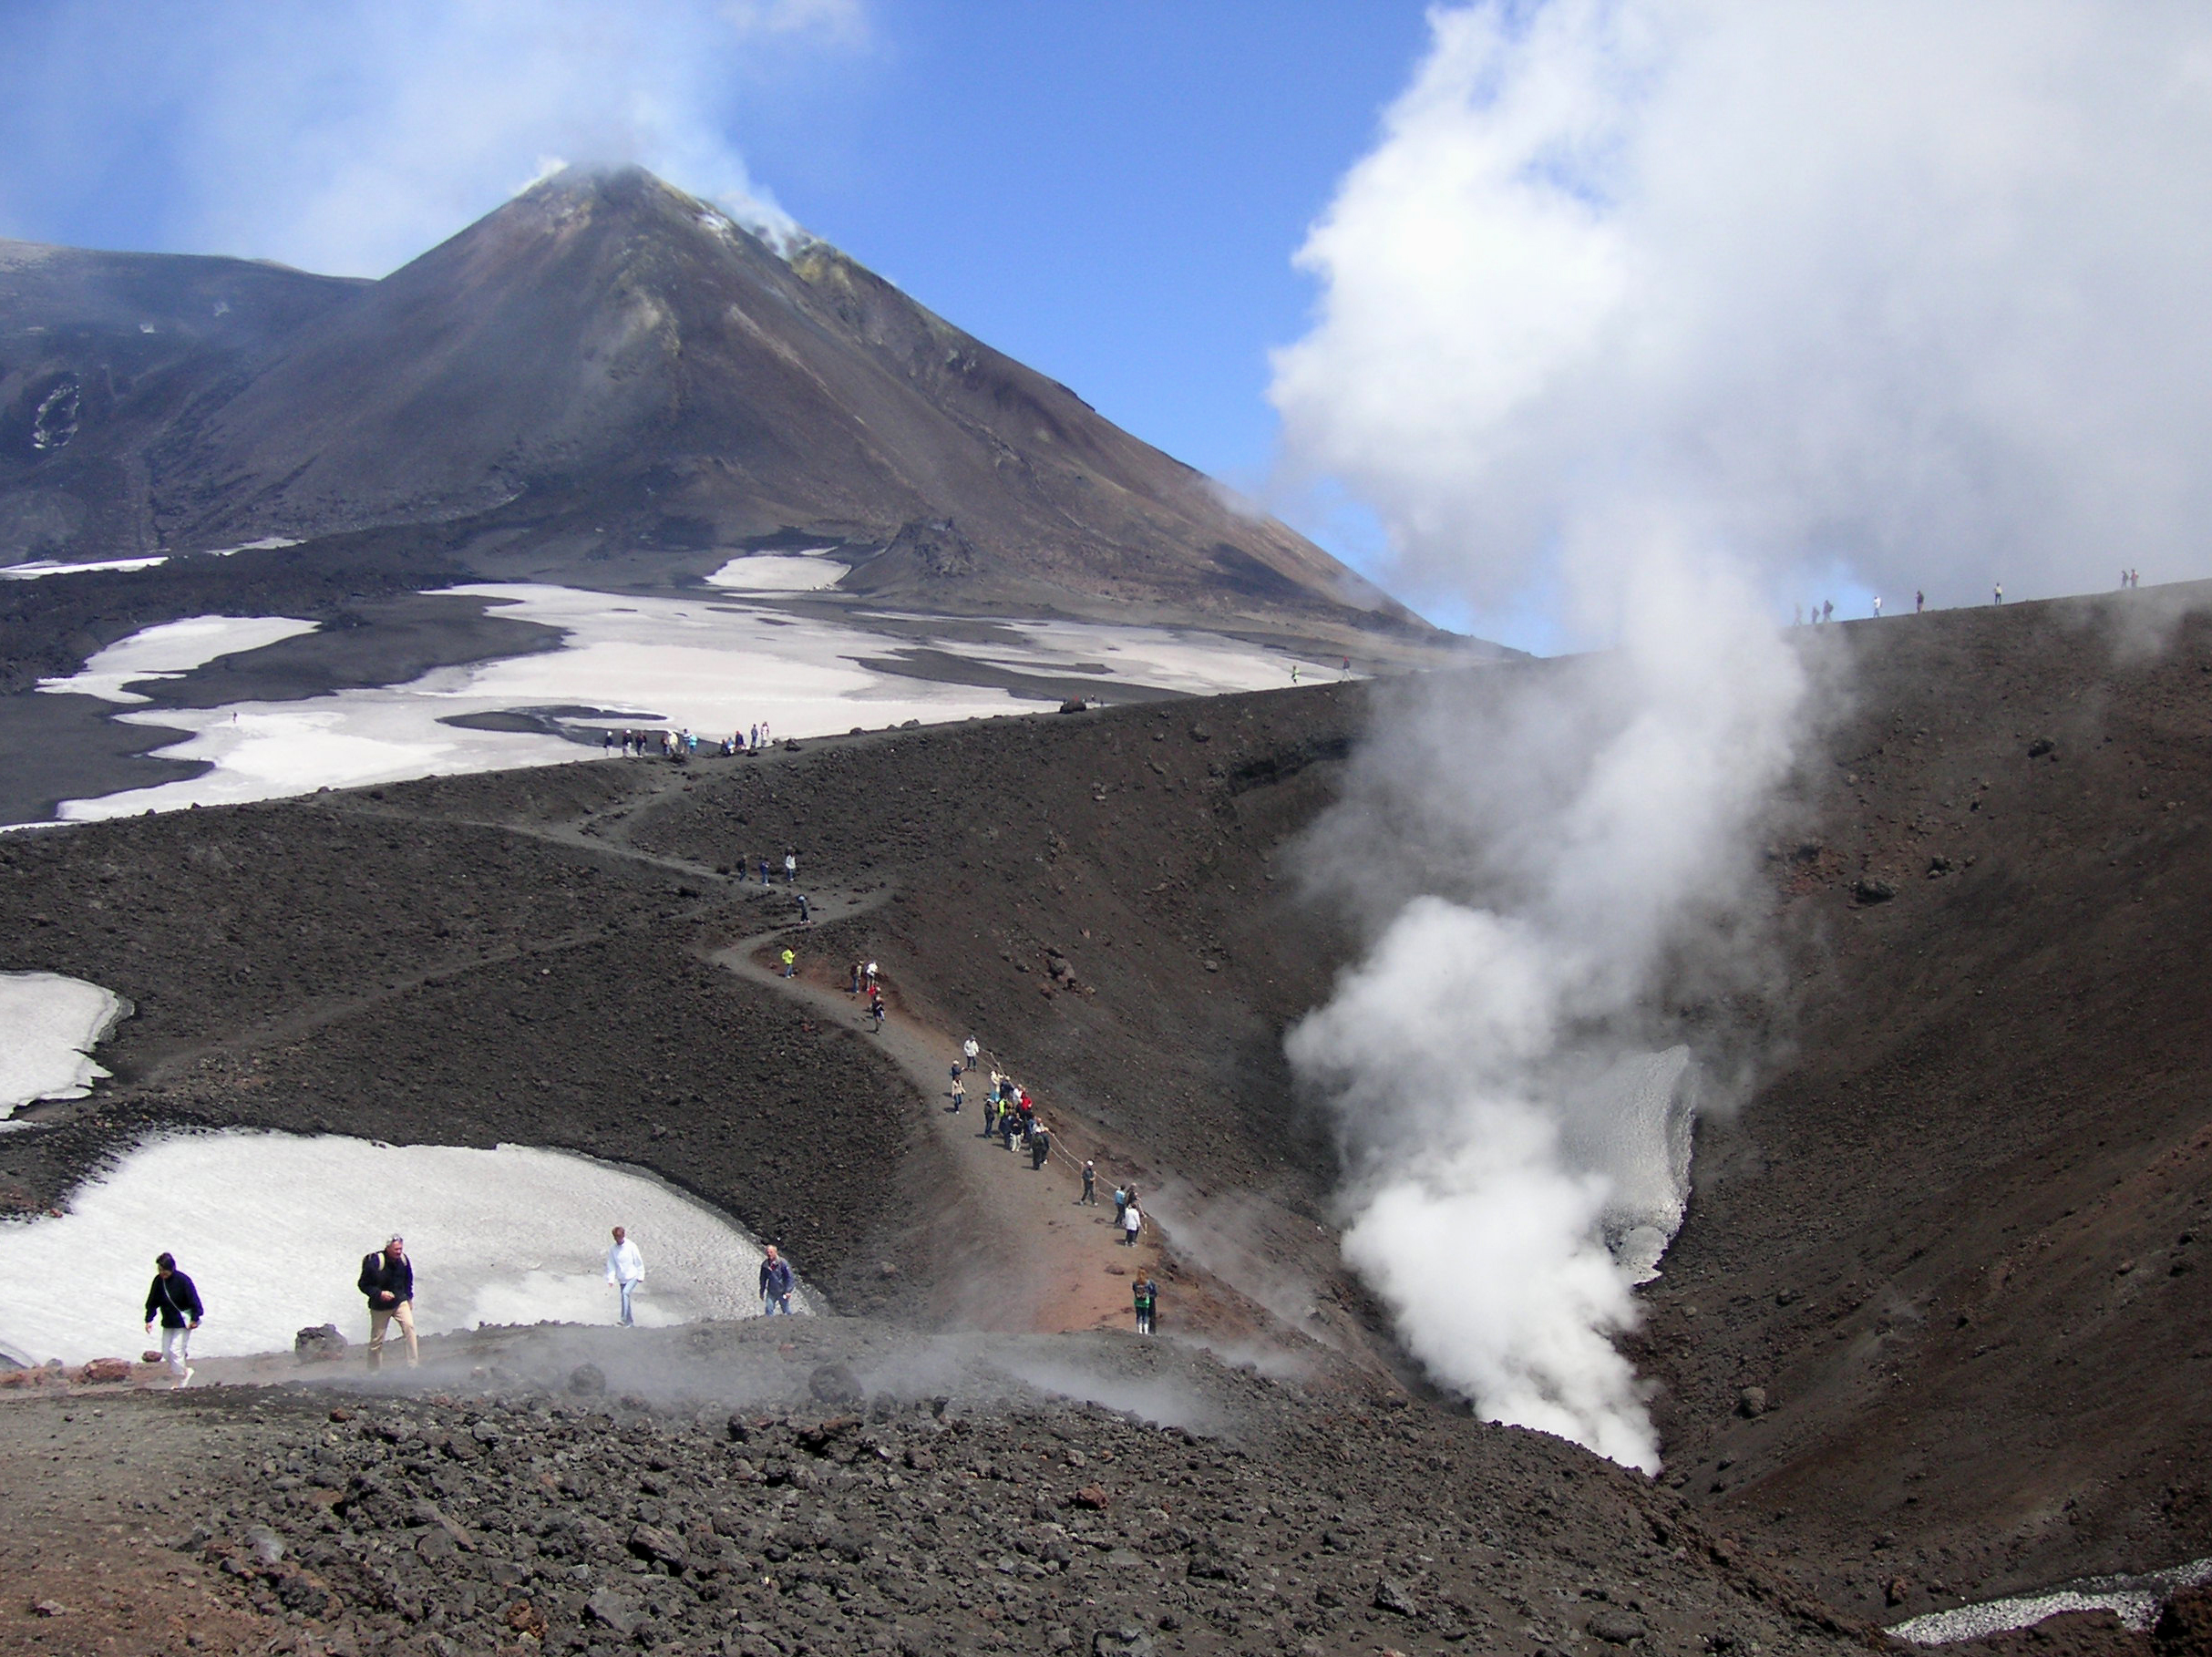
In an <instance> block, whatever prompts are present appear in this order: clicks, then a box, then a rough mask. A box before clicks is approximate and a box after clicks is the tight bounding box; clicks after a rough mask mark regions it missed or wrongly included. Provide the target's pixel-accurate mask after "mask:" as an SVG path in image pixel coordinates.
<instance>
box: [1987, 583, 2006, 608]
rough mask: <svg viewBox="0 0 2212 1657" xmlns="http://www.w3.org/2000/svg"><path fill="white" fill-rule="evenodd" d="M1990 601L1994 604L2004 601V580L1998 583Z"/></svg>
mask: <svg viewBox="0 0 2212 1657" xmlns="http://www.w3.org/2000/svg"><path fill="white" fill-rule="evenodd" d="M1990 602H1991V603H1992V604H2001V603H2003V602H2004V583H2003V582H2002V581H1999V582H1998V583H1997V589H1996V591H1995V592H1994V593H1992V594H1991V598H1990Z"/></svg>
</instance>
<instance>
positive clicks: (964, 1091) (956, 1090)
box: [952, 1065, 968, 1116]
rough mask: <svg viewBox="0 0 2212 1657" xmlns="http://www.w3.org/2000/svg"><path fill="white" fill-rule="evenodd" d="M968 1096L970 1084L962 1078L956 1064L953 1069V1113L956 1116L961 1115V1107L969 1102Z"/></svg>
mask: <svg viewBox="0 0 2212 1657" xmlns="http://www.w3.org/2000/svg"><path fill="white" fill-rule="evenodd" d="M967 1097H968V1084H967V1083H965V1082H963V1081H962V1080H961V1076H960V1070H959V1067H958V1066H957V1065H956V1066H954V1068H953V1071H952V1114H953V1115H954V1116H958V1115H960V1107H961V1106H962V1105H963V1104H965V1103H966V1102H967Z"/></svg>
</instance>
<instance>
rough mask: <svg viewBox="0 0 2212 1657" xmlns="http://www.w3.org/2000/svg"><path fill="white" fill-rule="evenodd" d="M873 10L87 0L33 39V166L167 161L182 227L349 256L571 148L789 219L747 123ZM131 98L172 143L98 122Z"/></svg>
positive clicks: (799, 4)
mask: <svg viewBox="0 0 2212 1657" xmlns="http://www.w3.org/2000/svg"><path fill="white" fill-rule="evenodd" d="M865 23H866V18H865V13H864V11H863V9H862V7H861V5H860V4H859V0H753V3H751V4H716V3H715V0H637V3H636V4H632V5H613V4H609V3H608V0H461V3H458V4H454V3H450V0H386V3H384V4H376V5H372V4H368V3H367V0H335V3H334V4H329V5H315V6H298V7H288V6H269V5H254V4H250V3H248V0H202V3H201V4H199V5H181V6H178V7H173V8H159V9H158V10H156V11H153V12H148V11H146V10H144V9H143V8H138V7H132V8H129V10H128V14H127V15H126V14H125V13H124V12H123V11H121V10H118V8H116V7H114V6H110V5H97V4H95V5H86V6H84V7H81V8H76V9H75V10H74V11H73V13H72V14H71V15H69V16H68V17H67V19H66V20H65V21H64V22H62V23H58V24H55V25H51V26H48V27H47V28H46V33H45V34H44V35H43V36H40V37H38V38H37V39H36V40H33V39H30V38H28V37H27V36H26V37H19V38H18V39H17V41H16V42H15V45H16V46H17V48H18V49H19V50H26V51H30V52H33V53H35V56H36V60H37V66H38V72H37V74H36V86H34V87H28V88H26V90H27V94H28V96H30V97H31V98H35V99H36V102H37V104H38V106H39V107H38V109H37V111H36V118H35V119H34V118H29V116H28V115H27V114H26V112H24V111H22V110H20V109H19V114H18V118H17V121H16V123H15V124H16V125H17V126H18V127H20V128H21V129H23V132H22V136H23V138H24V139H25V144H24V145H22V146H19V147H18V148H17V151H16V153H17V158H18V166H19V167H21V168H22V169H24V170H25V171H26V173H30V172H37V171H40V170H42V169H45V170H46V172H47V176H46V184H47V185H50V184H51V183H52V180H53V176H54V174H56V173H59V174H67V175H70V176H74V177H78V178H81V179H83V180H85V182H86V183H87V185H90V186H93V187H101V186H105V187H108V188H113V187H115V185H116V184H117V183H118V181H120V180H121V179H122V178H123V177H124V176H125V175H128V174H129V173H130V172H132V171H133V170H136V171H139V172H143V173H149V174H151V175H153V176H155V177H156V178H157V179H158V180H159V185H158V189H159V198H160V199H159V204H158V206H159V212H160V213H162V214H164V215H166V217H167V221H168V235H167V242H168V244H169V245H171V246H176V247H186V248H191V249H194V250H197V251H203V252H238V253H244V254H250V255H254V256H261V257H268V258H274V259H279V260H282V261H283V262H287V263H292V264H297V265H301V266H303V267H305V268H309V269H314V270H323V271H330V272H334V273H349V274H361V275H381V274H383V273H385V272H386V271H388V270H391V269H393V268H394V267H395V266H396V265H398V264H400V263H402V262H406V260H408V259H410V258H413V257H414V256H415V255H416V254H417V253H419V252H423V251H424V250H425V249H427V248H428V247H429V246H431V245H433V244H434V243H436V242H438V241H441V240H443V239H444V238H445V237H446V236H448V235H450V234H452V233H453V232H456V231H458V230H459V229H460V228H461V227H462V226H464V225H466V224H467V223H468V222H469V221H472V220H474V219H475V218H477V217H478V216H479V215H481V214H482V213H484V212H486V211H489V209H491V208H492V207H494V206H497V205H498V204H499V201H503V200H504V199H506V197H507V196H508V195H509V194H510V193H512V191H513V190H514V188H515V187H516V184H517V183H518V181H519V180H529V179H530V178H532V177H534V176H536V175H538V174H540V173H541V172H543V170H545V164H546V162H547V161H548V160H550V158H551V157H553V156H555V155H558V156H561V157H564V158H566V159H567V160H571V161H575V162H582V163H596V162H616V161H635V162H639V163H641V164H643V165H644V166H646V167H649V168H651V169H653V170H654V171H656V172H660V173H662V174H663V175H664V176H665V177H667V178H668V179H669V180H671V181H672V182H674V183H676V184H678V185H681V186H682V187H684V188H685V189H687V190H692V191H694V193H697V194H700V195H703V196H705V197H708V198H709V199H712V200H715V201H718V202H720V203H721V204H722V205H723V206H724V207H725V208H726V209H728V210H729V211H731V212H732V214H733V215H734V216H736V217H738V218H739V219H741V220H744V221H747V222H767V223H771V224H776V223H782V224H786V225H787V224H788V219H787V216H786V215H784V214H783V212H782V210H781V209H780V208H778V207H777V205H776V203H775V202H774V201H773V199H772V198H771V197H770V196H769V195H768V193H767V192H766V190H763V189H762V188H761V187H760V186H759V185H758V184H757V183H756V181H755V180H754V179H753V178H752V176H751V174H750V173H749V172H748V171H747V170H746V164H745V160H744V158H743V156H742V155H741V154H740V152H739V150H738V148H737V146H736V142H735V140H734V139H733V137H732V133H733V129H734V128H735V126H736V123H737V122H738V121H739V120H740V119H741V118H742V116H743V112H744V105H745V101H746V96H747V91H748V87H750V86H752V85H754V84H757V80H756V77H759V76H761V75H764V74H766V73H769V72H771V71H772V70H773V68H774V67H775V66H777V64H780V63H787V62H789V61H792V60H793V58H794V56H795V55H806V54H815V53H821V52H833V51H834V52H844V51H850V50H852V49H854V48H856V47H858V46H861V45H864V44H865V41H866V28H865ZM125 108H128V109H129V110H130V111H132V112H133V118H134V119H135V120H136V121H137V122H138V123H139V137H140V140H141V143H142V144H143V145H146V146H150V148H151V149H152V150H153V151H154V152H155V153H152V154H142V155H139V156H135V157H134V156H133V155H131V154H129V153H118V152H116V151H115V150H114V149H113V148H112V140H111V139H108V136H107V135H105V134H103V133H102V132H101V131H100V130H99V129H101V128H102V127H103V126H112V125H114V124H115V122H116V119H117V112H118V110H119V109H125ZM137 181H138V180H132V182H137ZM34 187H35V185H34V181H33V180H28V179H26V178H24V177H19V178H17V179H16V180H15V181H14V183H13V185H12V186H11V187H10V189H9V190H7V191H6V192H5V193H8V194H13V195H15V197H16V198H17V199H18V200H22V199H24V198H25V196H26V193H28V192H30V191H31V190H33V189H34Z"/></svg>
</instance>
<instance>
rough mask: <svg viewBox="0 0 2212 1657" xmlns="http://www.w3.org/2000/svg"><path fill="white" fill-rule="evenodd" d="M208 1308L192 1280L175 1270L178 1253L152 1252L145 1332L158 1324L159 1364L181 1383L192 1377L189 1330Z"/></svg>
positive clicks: (151, 1332)
mask: <svg viewBox="0 0 2212 1657" xmlns="http://www.w3.org/2000/svg"><path fill="white" fill-rule="evenodd" d="M206 1315H207V1311H206V1309H205V1308H204V1307H202V1306H201V1303H200V1291H199V1290H198V1289H196V1288H194V1287H193V1286H192V1280H191V1279H190V1278H189V1277H187V1276H185V1275H184V1273H183V1272H181V1271H178V1270H177V1257H176V1256H175V1255H173V1254H171V1253H169V1252H168V1251H167V1250H164V1251H163V1252H161V1253H159V1254H157V1255H155V1256H154V1281H153V1286H152V1287H151V1288H149V1290H147V1292H146V1333H147V1335H148V1336H149V1338H150V1337H151V1336H152V1334H153V1332H154V1324H155V1323H157V1322H159V1323H160V1325H161V1364H162V1366H163V1367H164V1368H166V1369H167V1370H168V1371H169V1373H170V1374H172V1375H174V1376H176V1378H177V1384H178V1385H179V1386H182V1385H183V1384H185V1383H186V1382H188V1381H190V1379H191V1378H192V1331H193V1330H195V1329H197V1328H199V1327H200V1320H201V1318H203V1317H205V1316H206Z"/></svg>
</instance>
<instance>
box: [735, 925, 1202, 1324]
mask: <svg viewBox="0 0 2212 1657" xmlns="http://www.w3.org/2000/svg"><path fill="white" fill-rule="evenodd" d="M880 901H881V899H880V897H874V898H868V899H851V898H848V897H845V896H843V895H841V894H831V895H829V896H828V897H826V898H825V899H824V901H822V903H821V904H820V905H818V913H819V914H820V915H821V916H822V917H823V918H824V919H825V920H832V919H837V920H841V919H843V918H845V917H846V916H848V915H853V914H858V913H860V912H862V911H865V910H868V909H869V908H872V907H874V905H875V904H876V903H878V902H880ZM787 940H789V941H793V947H794V948H795V950H796V951H797V954H798V956H799V959H800V963H801V964H800V972H799V975H798V976H797V977H796V978H786V977H784V976H783V975H782V973H781V972H780V971H779V970H778V969H777V967H776V965H775V964H774V961H775V957H776V955H777V952H780V951H781V950H782V949H783V948H784V946H785V943H786V942H787ZM714 960H715V962H717V963H718V964H720V965H722V966H724V967H725V968H727V969H728V970H729V971H731V972H733V973H736V974H738V975H739V976H740V977H743V978H746V979H748V980H750V981H751V982H753V983H757V984H761V985H763V986H765V987H766V988H768V989H770V990H772V991H774V992H775V993H777V994H779V995H783V996H786V997H787V998H789V999H790V1000H793V1001H795V1002H797V1003H799V1004H800V1005H802V1006H804V1007H806V1008H808V1010H809V1011H810V1012H813V1013H815V1014H818V1015H819V1016H820V1017H821V1018H823V1019H824V1020H825V1021H827V1022H831V1023H837V1024H848V1025H850V1026H853V1027H857V1028H862V1029H867V1028H871V1027H872V1026H871V1022H870V1021H869V1019H868V1018H867V1017H866V1016H865V1015H864V1009H863V1006H862V1003H861V998H860V997H859V996H857V995H849V994H848V993H846V992H845V990H844V988H843V983H844V981H843V980H842V979H837V980H835V981H832V979H831V978H830V976H829V975H828V973H827V972H826V971H825V968H824V965H823V963H821V962H809V961H808V959H807V951H806V935H805V933H804V932H802V931H797V930H796V929H791V930H780V931H774V932H766V933H762V934H759V935H757V936H755V937H751V938H746V939H744V940H741V941H740V942H736V943H733V944H731V945H729V946H728V947H727V948H725V949H722V950H718V951H716V952H715V955H714ZM885 1001H886V1003H887V1004H890V1006H891V1007H892V1012H891V1015H890V1018H889V1019H887V1020H886V1021H885V1023H884V1026H883V1029H882V1032H881V1034H879V1035H874V1036H871V1038H870V1039H872V1040H875V1041H878V1042H880V1044H881V1045H882V1050H883V1052H884V1054H885V1055H886V1056H887V1057H889V1058H890V1059H891V1060H892V1061H893V1062H894V1063H895V1064H897V1065H898V1066H899V1068H900V1070H901V1071H903V1072H904V1073H905V1074H906V1076H907V1077H908V1078H909V1079H910V1080H911V1081H912V1082H913V1084H914V1086H916V1088H918V1089H919V1090H920V1091H921V1095H922V1096H923V1097H924V1098H926V1099H928V1100H929V1101H930V1102H931V1103H930V1111H929V1115H930V1126H931V1129H932V1130H933V1131H934V1132H935V1133H936V1135H937V1137H938V1139H939V1141H940V1143H941V1145H942V1147H943V1148H944V1150H945V1153H946V1156H947V1158H948V1159H949V1160H950V1161H951V1163H952V1166H953V1167H954V1168H956V1169H958V1171H959V1176H960V1181H961V1185H960V1189H959V1191H958V1192H957V1194H954V1193H948V1194H947V1197H948V1200H954V1201H957V1202H958V1204H959V1205H960V1214H961V1219H960V1224H961V1226H962V1229H963V1230H965V1231H966V1232H968V1233H969V1234H970V1238H971V1240H972V1242H973V1244H974V1245H975V1246H974V1248H973V1249H972V1258H973V1260H974V1261H975V1266H974V1268H973V1270H972V1271H970V1272H966V1273H962V1274H960V1275H962V1276H966V1277H971V1278H972V1279H973V1280H974V1281H972V1282H970V1283H969V1284H967V1285H966V1288H965V1292H956V1294H955V1295H954V1297H953V1305H952V1309H951V1310H952V1312H953V1314H954V1315H955V1316H956V1317H957V1318H958V1319H959V1321H960V1322H962V1323H967V1324H970V1325H972V1326H973V1327H976V1328H980V1329H993V1330H1020V1331H1032V1332H1038V1333H1060V1332H1064V1331H1068V1330H1080V1329H1099V1328H1109V1329H1126V1328H1127V1327H1129V1326H1130V1311H1129V1283H1130V1280H1131V1279H1132V1278H1133V1277H1134V1276H1135V1275H1136V1271H1137V1267H1139V1266H1142V1267H1143V1268H1144V1269H1145V1270H1147V1271H1155V1272H1157V1271H1158V1269H1159V1248H1158V1244H1157V1240H1156V1239H1155V1238H1154V1237H1153V1236H1152V1235H1151V1234H1150V1232H1149V1231H1147V1235H1146V1236H1145V1238H1144V1240H1142V1241H1140V1242H1139V1243H1138V1244H1137V1247H1136V1248H1134V1249H1131V1248H1127V1247H1124V1246H1123V1245H1122V1244H1121V1243H1120V1242H1118V1241H1117V1240H1116V1237H1115V1230H1114V1225H1113V1220H1114V1206H1113V1202H1112V1200H1111V1193H1110V1192H1107V1191H1101V1192H1100V1193H1099V1195H1098V1202H1097V1204H1096V1206H1095V1207H1088V1208H1086V1207H1084V1206H1081V1205H1080V1204H1079V1203H1078V1202H1077V1197H1078V1196H1079V1194H1080V1193H1081V1190H1082V1178H1081V1174H1080V1164H1079V1163H1077V1162H1075V1160H1073V1159H1072V1158H1068V1157H1066V1156H1065V1154H1064V1153H1062V1152H1061V1151H1060V1150H1058V1149H1056V1148H1055V1152H1054V1155H1053V1159H1052V1161H1051V1162H1050V1163H1049V1164H1048V1165H1047V1166H1046V1167H1044V1168H1039V1169H1034V1170H1033V1169H1032V1168H1030V1165H1029V1158H1028V1157H1027V1156H1026V1155H1024V1153H1022V1152H1020V1151H1014V1152H1012V1153H1009V1152H1008V1151H1007V1150H1006V1149H1005V1148H1004V1147H1003V1143H1002V1142H1000V1141H998V1140H996V1139H985V1138H983V1108H982V1091H983V1089H982V1087H981V1086H977V1087H975V1088H972V1089H971V1092H970V1096H969V1102H968V1105H967V1106H966V1108H965V1109H963V1110H962V1111H961V1112H960V1113H959V1114H957V1115H955V1114H953V1112H952V1110H951V1109H949V1108H948V1106H949V1102H950V1092H951V1086H952V1060H953V1059H954V1058H955V1057H957V1056H958V1055H959V1051H960V1037H958V1036H956V1035H952V1034H948V1033H946V1032H944V1031H941V1030H935V1029H931V1028H930V1027H928V1026H927V1025H924V1024H920V1023H918V1022H917V1021H915V1020H912V1019H910V1018H908V1017H906V1016H904V1015H902V1014H900V1013H899V1012H898V1011H897V1006H896V999H895V997H893V996H891V995H890V994H887V995H886V997H885ZM1049 1120H1050V1117H1049V1116H1048V1117H1047V1121H1048V1122H1049Z"/></svg>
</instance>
